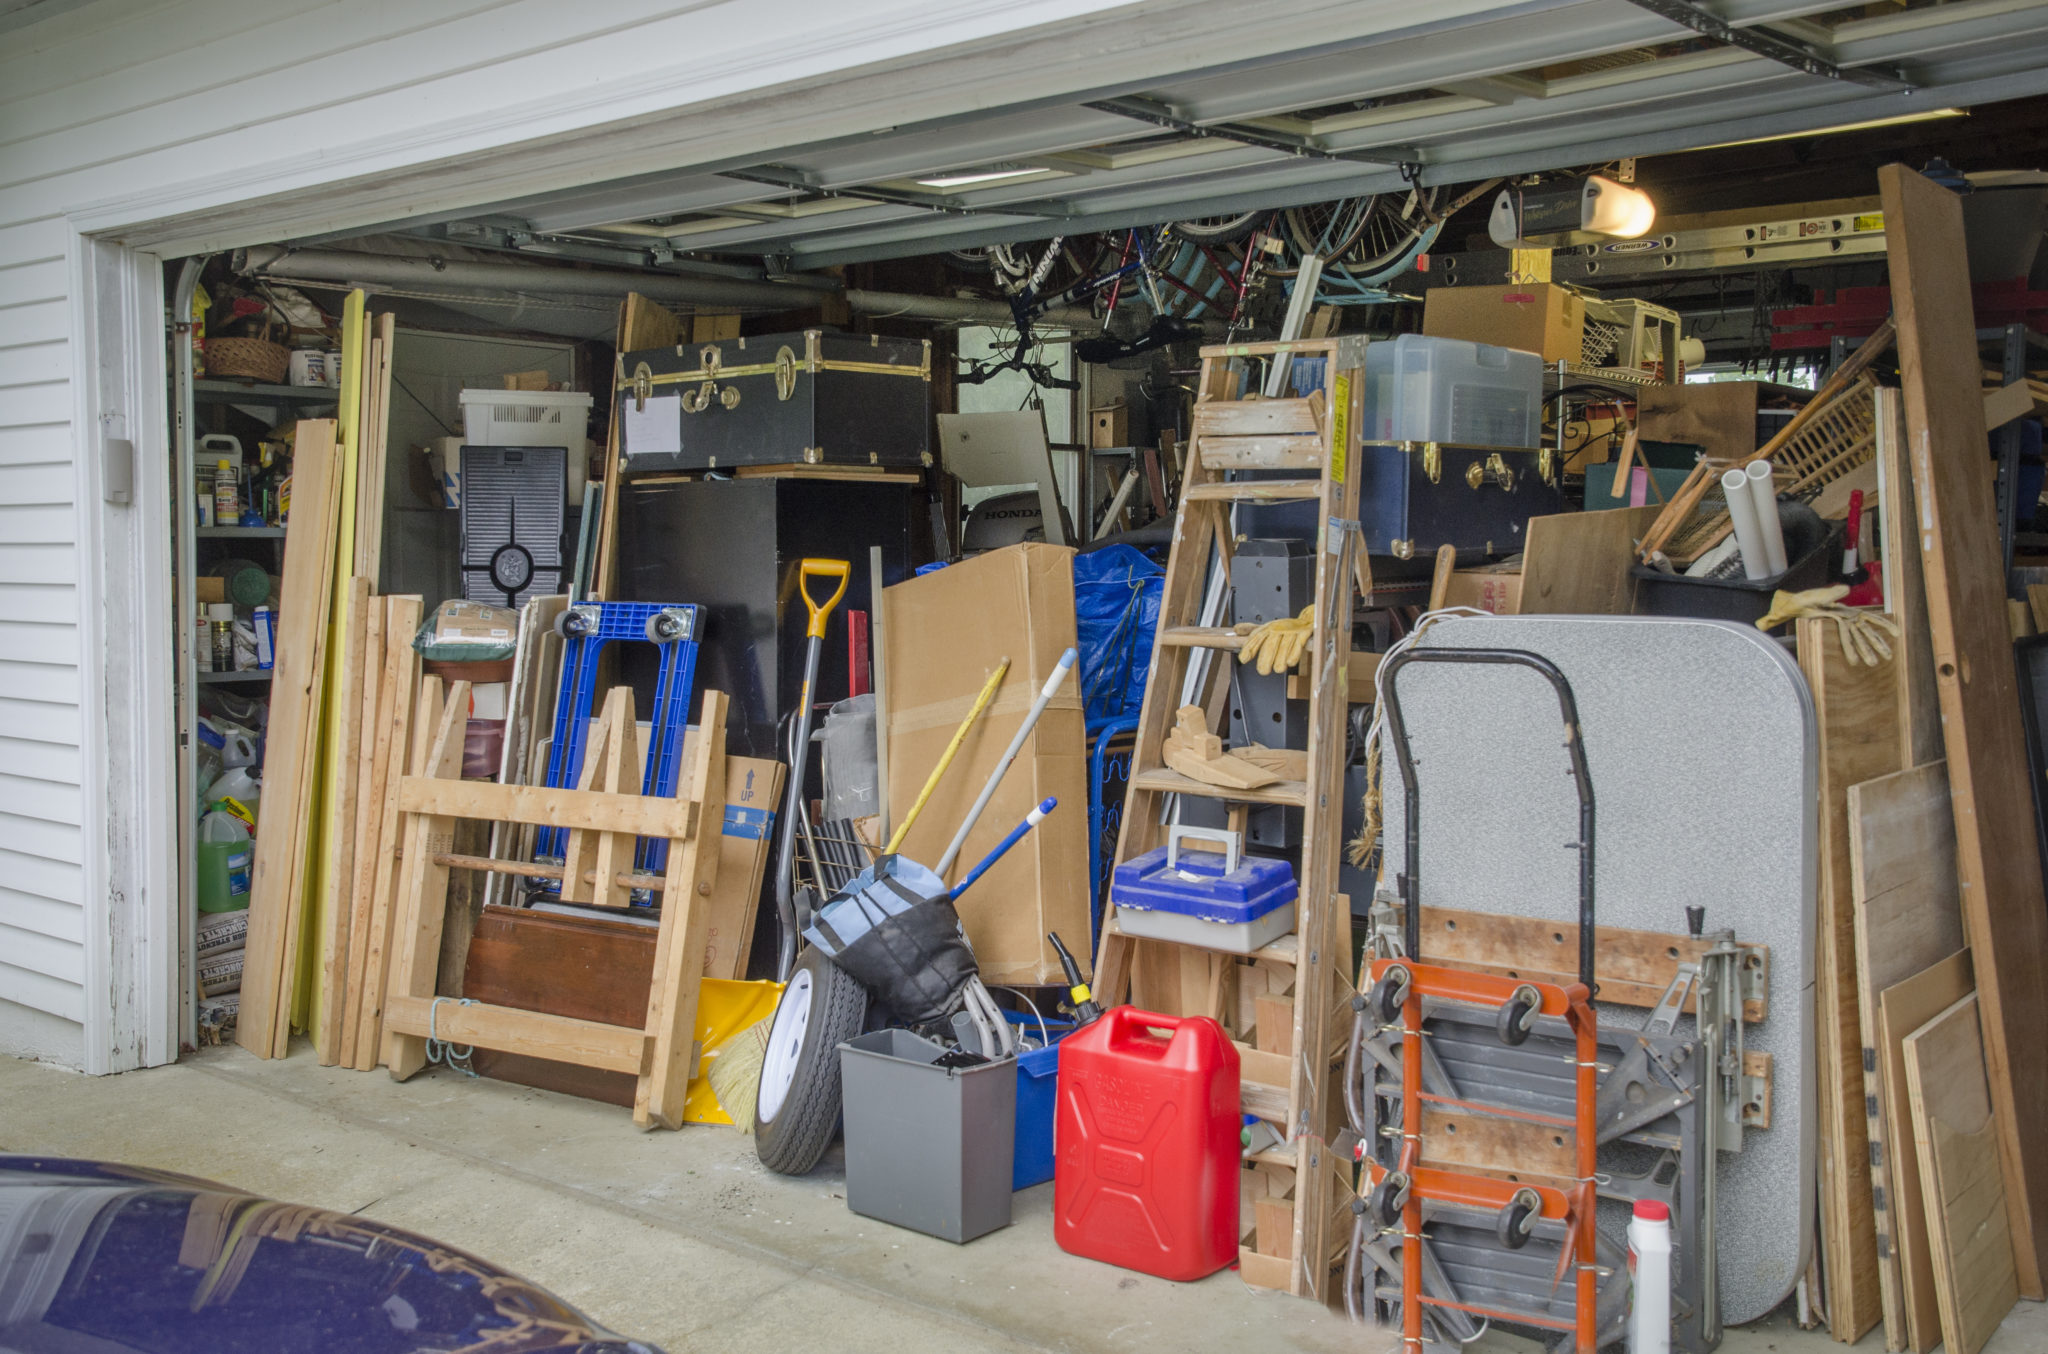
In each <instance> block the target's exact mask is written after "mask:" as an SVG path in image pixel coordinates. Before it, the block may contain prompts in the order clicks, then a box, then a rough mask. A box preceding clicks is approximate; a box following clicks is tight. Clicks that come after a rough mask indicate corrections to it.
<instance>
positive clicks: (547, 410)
mask: <svg viewBox="0 0 2048 1354" xmlns="http://www.w3.org/2000/svg"><path fill="white" fill-rule="evenodd" d="M456 399H457V400H458V401H460V402H461V405H462V434H463V436H462V440H463V443H464V444H465V445H467V446H472V447H562V448H564V449H565V450H566V451H567V452H568V453H569V476H568V481H569V484H568V488H569V500H568V501H569V504H570V506H572V507H573V506H575V505H577V504H580V503H582V502H583V482H584V480H585V479H587V478H588V477H589V466H590V435H589V434H590V406H591V403H592V400H591V397H590V396H589V395H588V394H586V393H584V392H583V391H578V390H465V391H462V392H460V393H459V394H458V395H457V396H456ZM455 473H456V474H457V475H458V476H459V475H460V473H461V470H460V467H459V466H458V467H455ZM451 506H452V505H451Z"/></svg>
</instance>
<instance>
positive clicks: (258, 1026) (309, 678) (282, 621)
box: [235, 292, 419, 1060]
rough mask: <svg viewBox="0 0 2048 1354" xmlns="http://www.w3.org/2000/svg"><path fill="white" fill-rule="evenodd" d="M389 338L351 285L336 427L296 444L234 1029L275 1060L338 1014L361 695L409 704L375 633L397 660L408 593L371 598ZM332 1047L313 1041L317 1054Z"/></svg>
mask: <svg viewBox="0 0 2048 1354" xmlns="http://www.w3.org/2000/svg"><path fill="white" fill-rule="evenodd" d="M395 338H396V334H395V330H394V327H393V324H392V318H391V316H389V315H385V316H380V317H378V319H377V321H376V322H375V324H374V325H373V324H372V323H371V321H370V320H369V318H368V317H367V316H366V315H365V314H364V308H363V294H362V293H361V292H352V293H351V294H350V295H349V297H348V300H347V301H346V303H345V304H344V306H343V312H342V341H341V352H342V381H341V399H340V409H339V411H338V412H339V418H338V419H337V420H325V419H323V420H315V421H309V422H302V423H300V424H299V426H298V431H297V435H296V438H295V445H294V453H293V462H292V487H293V497H292V505H291V513H290V516H289V517H288V518H287V519H286V525H285V559H284V577H283V583H282V584H281V586H280V588H279V596H278V612H277V658H276V675H275V676H274V677H273V678H272V681H271V705H270V718H269V724H268V727H267V730H266V733H265V744H266V747H267V749H268V753H267V758H266V764H265V767H264V788H265V796H266V800H267V801H268V803H269V804H270V805H272V806H273V809H272V811H271V812H269V813H267V814H265V815H264V819H263V822H262V825H261V826H260V827H259V829H258V831H257V834H256V851H255V863H254V866H253V869H252V873H251V879H250V889H249V942H248V957H247V960H246V963H245V967H244V970H243V979H242V984H243V986H242V1005H241V1012H240V1016H239V1020H238V1022H237V1028H236V1036H235V1037H236V1042H238V1043H240V1044H241V1045H242V1046H243V1047H244V1048H247V1049H249V1050H250V1051H251V1052H253V1053H255V1054H257V1055H258V1056H259V1057H265V1058H274V1057H281V1056H283V1055H284V1053H285V1051H286V1048H287V1045H288V1043H289V1040H290V1036H291V1031H292V1028H293V1026H294V1025H297V1026H298V1027H300V1028H304V1029H312V1030H314V1031H315V1033H316V1035H323V1036H324V1035H325V1034H337V1035H338V1031H339V1025H340V1022H341V1019H342V1013H341V1012H337V1013H336V1016H335V1019H334V1021H333V1022H327V1021H325V1020H324V1019H323V1018H322V1017H323V1013H325V1012H326V1011H327V1009H328V1005H329V1003H328V1001H327V994H326V992H325V989H324V987H323V980H324V978H325V976H326V973H327V969H328V965H327V962H326V951H327V948H328V946H329V944H330V943H331V941H332V938H333V936H334V935H335V933H336V930H335V924H336V920H337V918H336V915H335V914H336V913H337V912H338V911H346V910H349V909H351V908H352V904H353V899H354V895H355V892H356V886H357V881H356V878H355V873H356V862H357V859H358V854H359V852H360V851H363V850H365V849H371V848H373V847H374V845H375V843H374V842H370V843H368V845H367V846H366V844H365V834H364V832H363V831H362V828H363V827H364V826H367V824H366V823H359V820H358V814H357V808H358V801H359V799H361V798H362V796H364V795H365V794H368V795H371V796H374V795H375V794H376V793H377V786H376V784H375V783H374V782H371V783H369V784H365V779H364V777H365V772H364V770H363V762H364V760H365V759H364V755H363V754H364V751H365V750H366V749H367V750H368V751H369V753H370V757H369V760H370V762H371V763H372V764H374V760H375V750H376V742H377V737H378V735H379V734H380V733H382V732H384V731H385V730H387V729H388V728H389V725H390V719H389V718H388V717H386V715H385V712H384V711H383V710H382V709H380V708H379V707H378V706H376V705H373V706H371V707H370V709H369V710H368V711H367V714H366V712H365V709H364V701H365V696H366V692H368V691H369V689H370V687H371V686H373V685H374V687H375V688H376V692H377V696H376V697H374V698H372V699H378V700H381V696H382V693H383V691H384V690H385V687H386V685H387V676H388V677H389V681H390V683H391V684H392V692H393V697H394V702H393V703H394V706H396V705H398V704H403V705H404V707H405V712H406V714H407V715H408V716H409V714H410V710H411V703H410V701H409V700H403V701H401V700H399V699H398V696H399V693H402V692H410V691H411V689H412V687H413V685H414V682H413V678H412V671H411V668H410V667H409V666H405V665H404V664H401V667H402V669H403V670H402V671H401V672H392V671H391V663H392V659H393V654H392V653H391V652H390V649H389V647H388V645H387V638H388V639H389V640H390V641H392V642H395V643H401V644H404V645H406V651H407V653H408V654H409V653H410V646H409V641H410V639H411V631H410V629H409V628H406V629H403V631H402V633H396V634H394V633H391V628H392V626H393V625H395V624H396V625H402V624H403V622H404V621H405V618H406V617H407V616H408V615H409V616H410V617H411V623H412V624H413V625H417V623H418V613H419V599H418V598H412V599H409V601H410V608H409V610H408V609H406V608H405V607H404V606H403V605H402V601H403V600H404V599H387V598H383V597H377V596H375V593H376V588H377V561H378V556H379V554H380V552H381V550H382V541H383V515H384V514H383V508H384V487H385V464H386V458H385V452H384V447H385V441H386V429H387V425H388V419H389V413H390V390H391V355H392V348H393V344H394V342H395ZM373 626H374V630H375V633H374V637H373V635H372V627H373ZM366 670H367V671H366ZM371 678H374V681H372V680H371ZM366 726H367V728H368V730H369V735H370V736H369V738H368V740H367V741H366V740H365V729H366ZM372 854H373V855H374V851H372ZM365 925H366V926H367V925H368V923H367V922H366V923H365ZM352 929H353V928H349V930H352ZM343 934H344V935H345V936H347V935H348V932H347V931H344V932H343ZM366 936H367V932H366ZM349 939H350V941H351V943H352V937H349ZM366 962H368V961H367V958H366ZM341 1046H342V1045H341V1044H340V1043H339V1042H325V1041H323V1042H322V1044H321V1049H322V1052H323V1055H324V1054H327V1053H329V1052H330V1051H333V1050H338V1049H339V1048H340V1047H341ZM330 1060H331V1059H330Z"/></svg>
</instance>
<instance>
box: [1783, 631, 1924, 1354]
mask: <svg viewBox="0 0 2048 1354" xmlns="http://www.w3.org/2000/svg"><path fill="white" fill-rule="evenodd" d="M1896 662H1897V660H1896V658H1894V659H1892V660H1889V661H1887V662H1884V663H1882V664H1878V665H1872V666H1859V665H1857V664H1854V663H1851V662H1850V661H1849V657H1848V655H1847V653H1846V652H1844V650H1843V648H1842V637H1841V632H1840V631H1839V630H1838V629H1837V628H1836V626H1835V624H1834V622H1832V621H1824V620H1813V619H1808V620H1802V621H1800V622H1799V668H1800V671H1802V672H1803V673H1805V674H1806V683H1807V686H1808V687H1809V688H1810V689H1811V690H1812V692H1813V705H1814V711H1815V714H1816V716H1817V718H1818V719H1819V721H1820V754H1821V756H1820V801H1819V802H1820V828H1821V830H1820V894H1819V899H1818V908H1817V911H1816V913H1815V942H1816V943H1815V962H1814V993H1813V1010H1814V1063H1815V1070H1816V1073H1817V1075H1816V1078H1815V1083H1814V1089H1815V1091H1816V1093H1817V1101H1818V1104H1819V1109H1820V1184H1821V1237H1822V1240H1823V1243H1824V1245H1823V1251H1824V1259H1825V1261H1826V1274H1827V1311H1828V1330H1829V1333H1830V1334H1832V1335H1833V1336H1834V1337H1835V1339H1837V1340H1840V1341H1842V1342H1844V1343H1854V1342H1855V1341H1856V1340H1857V1339H1859V1338H1860V1337H1861V1336H1862V1335H1863V1333H1864V1332H1866V1331H1868V1330H1869V1329H1870V1328H1871V1327H1873V1326H1875V1325H1876V1324H1877V1323H1878V1322H1879V1320H1881V1319H1882V1317H1883V1284H1882V1280H1881V1278H1880V1276H1879V1272H1878V1271H1879V1266H1878V1253H1877V1220H1876V1217H1875V1215H1874V1211H1873V1209H1874V1205H1873V1199H1872V1195H1871V1192H1870V1183H1871V1182H1870V1130H1869V1125H1870V1116H1869V1113H1868V1111H1867V1109H1866V1106H1865V1103H1864V1087H1863V1021H1862V1016H1861V1014H1860V1012H1859V1009H1858V1001H1857V983H1856V929H1855V910H1854V902H1853V899H1854V887H1853V883H1852V869H1851V865H1852V861H1851V853H1852V849H1853V847H1852V839H1853V836H1854V834H1853V832H1852V831H1851V825H1850V821H1849V789H1850V787H1851V786H1854V785H1858V784H1860V783H1862V782H1863V781H1866V780H1872V779H1875V778H1877V777H1879V776H1882V775H1884V774H1886V773H1887V772H1889V771H1891V770H1892V769H1893V768H1895V767H1897V766H1898V765H1899V725H1898V711H1897V702H1898V686H1897V683H1896V679H1895V678H1894V676H1893V673H1892V668H1893V667H1894V666H1895V664H1896ZM1939 953H1945V951H1937V954H1939Z"/></svg>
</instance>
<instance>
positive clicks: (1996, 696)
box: [1878, 165, 2048, 1300]
mask: <svg viewBox="0 0 2048 1354" xmlns="http://www.w3.org/2000/svg"><path fill="white" fill-rule="evenodd" d="M1878 184H1879V187H1880V189H1881V190H1882V194H1883V199H1884V224H1885V244H1886V247H1887V250H1888V251H1889V257H1890V260H1891V286H1892V311H1893V315H1894V317H1895V318H1896V320H1897V322H1898V333H1899V359H1900V373H1901V386H1902V388H1903V389H1904V391H1905V395H1906V434H1907V452H1908V459H1909V460H1910V462H1911V466H1912V472H1913V493H1914V496H1915V498H1916V500H1917V507H1918V513H1919V515H1918V523H1917V525H1918V526H1919V536H1920V557H1921V561H1922V562H1923V564H1924V565H1925V566H1926V579H1927V619H1928V628H1929V632H1930V633H1931V634H1932V636H1933V640H1934V674H1935V685H1936V689H1937V692H1938V694H1939V696H1940V699H1941V725H1942V730H1943V735H1944V739H1945V742H1946V745H1947V746H1946V752H1947V757H1948V779H1949V796H1950V800H1951V807H1952V809H1953V812H1954V814H1955V821H1956V872H1957V875H1958V876H1959V878H1960V881H1961V885H1962V899H1963V929H1964V932H1965V934H1966V935H1967V936H1968V938H1969V942H1970V950H1971V952H1972V954H1973V955H1974V956H1975V959H1976V972H1977V997H1978V1002H1979V1005H1980V1008H1981V1012H1982V1015H1983V1020H1984V1069H1985V1073H1986V1076H1987V1079H1988V1082H1989V1086H1990V1094H1991V1104H1992V1107H1993V1111H1994V1113H1993V1116H1992V1122H1993V1124H1994V1125H1995V1132H1993V1133H1992V1135H1991V1136H1992V1138H1993V1139H1994V1140H1995V1141H1996V1143H1997V1146H1998V1156H1999V1163H2000V1166H2001V1169H2002V1172H2003V1175H2004V1180H2005V1202H2006V1209H2007V1212H2008V1215H2009V1217H2010V1220H2011V1223H2012V1251H2013V1268H2014V1272H2015V1273H2016V1275H2017V1276H2018V1283H2019V1291H2020V1295H2021V1296H2022V1297H2028V1298H2033V1299H2036V1300H2039V1299H2040V1298H2042V1297H2043V1296H2048V1289H2044V1287H2043V1282H2042V1277H2043V1276H2042V1262H2043V1258H2044V1254H2048V1040H2044V1039H2043V1038H2042V1037H2041V1031H2042V1030H2044V1029H2048V984H2044V983H2042V982H2041V981H2040V976H2039V966H2040V957H2041V955H2042V954H2044V953H2048V905H2044V903H2043V901H2042V895H2041V859H2040V855H2039V854H2038V853H2037V852H2035V851H2033V850H2030V849H2026V848H2025V844H2026V843H2029V842H2032V841H2033V840H2034V822H2033V813H2034V794H2033V789H2032V786H2031V785H2030V784H2029V781H2030V777H2029V775H2028V772H2027V762H2026V741H2025V737H2024V734H2023V732H2022V730H2021V727H2020V698H2019V681H2018V676H2017V673H2016V672H2015V670H2014V666H2013V660H2012V640H2011V636H2010V634H2009V633H2008V631H2007V628H2006V627H2007V621H2006V608H2005V601H2006V586H2005V584H2006V580H2005V577H2004V568H2003V555H2002V552H2001V551H2000V548H1999V542H1998V525H1997V523H1998V515H1997V513H1996V511H1995V510H1994V508H1993V504H1992V484H1991V475H1990V471H1989V467H1988V464H1987V462H1988V460H1989V456H1988V452H1987V449H1986V448H1987V443H1986V437H1987V435H1988V434H1987V433H1986V431H1985V427H1984V400H1983V396H1982V393H1981V385H1980V376H1979V370H1980V364H1979V359H1978V356H1977V336H1976V328H1975V323H1976V321H1975V318H1974V316H1973V315H1972V312H1971V307H1970V275H1969V265H1968V261H1967V259H1966V257H1965V254H1964V250H1963V213H1962V206H1961V200H1960V199H1959V198H1957V197H1956V195H1955V194H1954V193H1952V192H1950V191H1949V190H1948V189H1946V188H1943V187H1941V186H1940V185H1938V184H1935V183H1933V182H1931V181H1930V180H1928V179H1926V178H1924V177H1923V176H1921V175H1920V174H1917V173H1915V172H1914V171H1913V170H1910V169H1908V168H1906V167H1905V166H1904V165H1886V166H1885V167H1884V168H1883V169H1881V170H1879V171H1878Z"/></svg>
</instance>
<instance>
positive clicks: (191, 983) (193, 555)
mask: <svg viewBox="0 0 2048 1354" xmlns="http://www.w3.org/2000/svg"><path fill="white" fill-rule="evenodd" d="M203 262H204V260H200V259H193V260H188V261H187V264H186V270H185V273H184V275H183V276H182V277H181V278H180V281H179V285H178V289H177V293H176V297H175V300H174V302H173V305H172V308H171V313H170V315H169V316H168V317H167V319H168V326H167V327H168V329H169V331H170V338H171V345H172V352H173V355H174V357H173V371H172V382H171V408H172V417H173V429H174V432H175V444H176V448H177V469H176V478H175V479H174V481H173V483H172V492H171V504H172V508H171V511H172V518H171V539H172V543H173V545H172V548H173V565H172V567H173V570H174V573H175V580H174V582H175V587H174V590H173V592H174V596H175V597H176V599H177V605H176V620H177V638H176V644H177V653H176V655H175V659H174V661H175V666H176V673H177V688H178V689H177V721H178V725H177V726H178V803H179V808H180V811H179V813H178V815H177V820H178V925H179V937H180V943H181V948H182V953H183V963H182V965H181V981H180V1009H181V1017H180V1028H179V1038H180V1040H181V1041H182V1042H183V1043H186V1044H196V1043H197V1042H198V1018H197V1012H198V1001H199V989H198V964H197V954H196V946H197V943H198V938H197V931H196V927H197V911H196V907H197V904H196V898H197V895H198V887H199V881H198V869H197V853H196V849H195V848H196V835H197V822H196V820H195V816H194V815H193V813H192V812H191V811H190V806H191V804H192V801H193V798H194V797H195V794H196V788H197V785H198V781H199V756H198V753H199V742H198V729H199V691H200V688H201V687H202V686H232V687H234V688H236V689H243V688H245V687H248V686H251V685H254V684H258V683H267V682H269V681H270V679H271V674H270V672H268V671H262V670H257V671H249V672H200V671H199V670H198V661H197V655H196V650H195V647H194V646H195V645H196V644H197V643H198V641H199V635H198V628H197V626H196V625H195V624H194V621H193V614H192V613H193V608H194V598H195V596H196V595H197V591H198V575H199V542H200V541H202V540H269V541H273V542H275V544H274V545H273V546H272V547H271V548H272V549H273V550H277V551H280V552H281V551H282V550H283V548H284V528H283V527H198V526H194V525H193V522H194V519H195V508H194V502H193V494H194V492H195V488H194V486H195V485H196V484H197V482H198V481H197V470H198V465H197V458H196V456H195V454H194V448H195V447H196V445H197V441H198V432H197V429H196V426H195V425H196V423H197V417H196V416H197V411H198V409H199V407H200V406H218V405H242V406H253V407H256V408H264V409H269V410H271V411H273V412H274V413H275V414H281V413H283V412H284V411H285V410H290V409H297V410H303V411H307V412H311V411H315V410H318V409H321V408H323V407H327V408H331V407H335V406H338V405H339V404H340V402H341V396H340V392H338V391H336V390H333V389H331V388H328V387H325V386H281V385H268V384H262V383H257V382H248V381H237V380H226V379H219V378H215V379H201V378H195V377H194V376H193V374H192V365H191V353H192V345H191V338H190V328H189V324H190V318H191V298H192V294H193V286H194V284H196V283H197V281H198V276H199V269H200V267H201V266H202V265H203ZM280 563H281V561H280Z"/></svg>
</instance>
